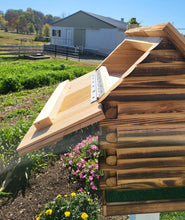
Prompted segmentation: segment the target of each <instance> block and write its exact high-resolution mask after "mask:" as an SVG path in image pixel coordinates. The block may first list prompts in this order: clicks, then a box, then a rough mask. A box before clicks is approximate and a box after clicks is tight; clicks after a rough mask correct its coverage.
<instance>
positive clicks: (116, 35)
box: [51, 11, 127, 55]
mask: <svg viewBox="0 0 185 220" xmlns="http://www.w3.org/2000/svg"><path fill="white" fill-rule="evenodd" d="M126 29H127V23H126V22H124V20H123V19H121V20H120V21H118V20H115V19H112V18H109V17H104V16H100V15H96V14H93V13H89V12H85V11H78V12H76V13H74V14H72V15H70V16H68V17H66V18H64V19H61V20H59V21H56V22H55V23H53V24H52V25H51V44H54V45H60V46H67V47H80V48H82V49H83V50H85V51H91V52H94V53H96V54H101V55H108V54H109V53H110V52H111V51H112V50H114V49H115V48H116V46H118V45H119V44H120V43H121V42H122V41H123V40H124V38H125V34H124V32H125V31H126Z"/></svg>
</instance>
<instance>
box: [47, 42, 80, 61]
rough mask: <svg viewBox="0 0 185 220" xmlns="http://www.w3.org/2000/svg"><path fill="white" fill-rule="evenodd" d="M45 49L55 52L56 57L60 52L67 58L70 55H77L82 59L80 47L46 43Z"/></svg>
mask: <svg viewBox="0 0 185 220" xmlns="http://www.w3.org/2000/svg"><path fill="white" fill-rule="evenodd" d="M44 51H46V52H52V53H54V54H55V57H56V55H57V54H60V55H63V56H66V59H68V57H76V58H79V59H80V48H79V47H65V46H58V45H54V44H49V45H44Z"/></svg>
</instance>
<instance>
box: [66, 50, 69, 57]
mask: <svg viewBox="0 0 185 220" xmlns="http://www.w3.org/2000/svg"><path fill="white" fill-rule="evenodd" d="M66 49H67V51H66V60H68V53H69V50H68V49H69V47H67V48H66Z"/></svg>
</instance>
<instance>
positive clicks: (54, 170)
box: [0, 161, 129, 220]
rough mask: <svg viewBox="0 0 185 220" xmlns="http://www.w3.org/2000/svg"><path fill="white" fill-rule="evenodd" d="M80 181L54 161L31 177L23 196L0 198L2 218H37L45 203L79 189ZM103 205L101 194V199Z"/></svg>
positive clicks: (104, 219) (102, 219) (122, 219)
mask: <svg viewBox="0 0 185 220" xmlns="http://www.w3.org/2000/svg"><path fill="white" fill-rule="evenodd" d="M79 187H80V186H79V183H78V182H71V181H70V180H69V173H68V170H67V169H66V168H64V167H62V165H61V162H60V161H56V162H54V163H53V164H52V165H50V167H49V168H47V170H44V171H42V172H41V173H39V174H37V175H32V176H31V178H30V187H29V188H27V189H26V194H25V196H24V197H23V195H22V194H21V192H20V193H19V194H18V196H17V198H15V199H14V200H7V199H0V220H20V219H24V220H31V219H35V218H36V217H37V216H38V214H39V213H40V211H41V210H42V208H43V207H44V205H45V204H46V203H48V202H50V201H52V200H53V199H54V198H55V197H56V196H57V195H58V194H61V195H64V194H68V195H69V194H70V193H72V192H74V191H76V190H77V189H79ZM99 204H100V207H101V196H100V199H99ZM108 219H109V220H128V219H129V216H109V217H103V216H102V217H100V220H108Z"/></svg>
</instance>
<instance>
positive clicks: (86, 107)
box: [17, 72, 105, 154]
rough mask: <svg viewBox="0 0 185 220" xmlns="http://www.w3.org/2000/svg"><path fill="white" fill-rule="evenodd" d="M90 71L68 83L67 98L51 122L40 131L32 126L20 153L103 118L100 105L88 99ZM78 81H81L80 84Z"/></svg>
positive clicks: (20, 147) (41, 145)
mask: <svg viewBox="0 0 185 220" xmlns="http://www.w3.org/2000/svg"><path fill="white" fill-rule="evenodd" d="M92 73H93V72H90V73H88V74H86V75H84V76H82V77H80V78H78V79H76V80H73V81H71V82H70V83H69V88H68V90H67V94H66V97H68V98H64V101H63V102H62V105H61V106H60V107H61V108H60V110H59V112H58V114H57V116H56V119H55V120H54V122H53V124H52V125H51V126H50V127H47V128H44V129H42V130H41V131H37V130H36V129H35V127H34V126H32V127H31V128H30V129H29V131H28V133H27V134H26V135H25V137H24V139H23V140H22V142H21V143H20V145H19V147H18V149H17V150H18V151H19V152H20V153H21V154H26V153H28V152H31V151H33V150H36V149H40V148H42V147H44V146H47V145H49V144H51V143H55V142H57V141H59V140H62V138H63V136H64V135H67V134H69V133H72V132H74V131H76V130H79V129H81V128H83V127H86V126H88V125H90V124H93V123H95V122H97V121H100V120H102V119H103V118H105V116H104V114H103V111H102V108H101V105H100V104H98V103H97V102H94V103H91V101H90V83H91V75H92ZM80 82H83V83H82V84H80ZM84 91H85V94H84ZM70 97H71V99H70ZM77 99H78V100H77Z"/></svg>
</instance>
